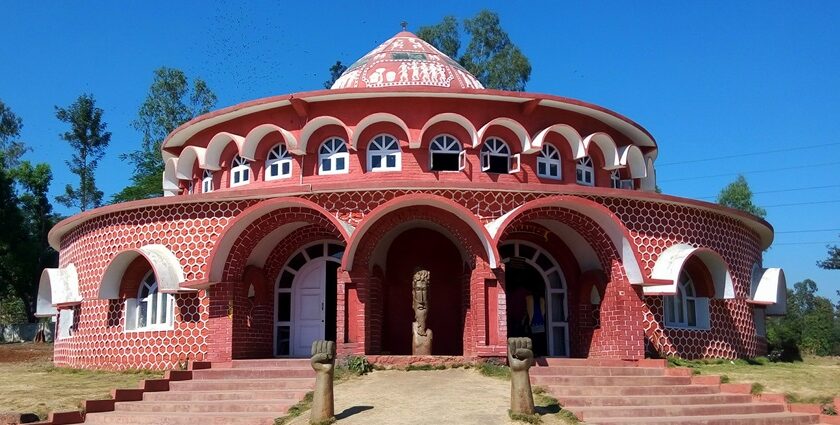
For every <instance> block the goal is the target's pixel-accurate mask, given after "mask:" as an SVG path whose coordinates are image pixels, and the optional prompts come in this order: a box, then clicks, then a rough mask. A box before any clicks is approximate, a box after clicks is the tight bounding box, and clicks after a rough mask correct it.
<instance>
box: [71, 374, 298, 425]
mask: <svg viewBox="0 0 840 425" xmlns="http://www.w3.org/2000/svg"><path fill="white" fill-rule="evenodd" d="M314 385H315V372H314V371H313V370H312V367H311V366H310V365H309V359H264V360H263V359H261V360H234V361H233V362H232V363H231V364H230V367H225V368H219V366H218V365H216V364H214V365H213V367H212V368H210V369H201V370H194V371H193V372H192V379H191V380H185V381H171V382H169V391H157V392H146V393H144V394H143V400H141V401H131V402H116V403H115V404H114V411H113V412H103V413H88V414H87V415H86V417H85V423H86V424H157V425H197V424H200V425H222V424H231V425H240V424H241V425H245V424H248V425H262V424H265V425H272V424H274V419H275V418H278V417H280V416H283V415H285V414H286V411H287V410H288V409H289V407H291V406H293V405H294V404H295V403H297V402H298V401H300V400H301V399H302V398H303V397H304V396H305V395H306V393H307V392H308V391H311V390H312V388H313V387H314Z"/></svg>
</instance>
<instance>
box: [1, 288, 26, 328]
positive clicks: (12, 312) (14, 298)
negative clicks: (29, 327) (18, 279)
mask: <svg viewBox="0 0 840 425" xmlns="http://www.w3.org/2000/svg"><path fill="white" fill-rule="evenodd" d="M27 319H28V318H27V315H26V305H24V303H23V300H22V299H21V298H20V297H19V296H18V295H17V294H16V293H15V291H14V289H12V288H8V289H7V290H6V291H5V292H4V293H3V295H2V297H0V325H16V324H19V323H26V322H27V321H28V320H27Z"/></svg>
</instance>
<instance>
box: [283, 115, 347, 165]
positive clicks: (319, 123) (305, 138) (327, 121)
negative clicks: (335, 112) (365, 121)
mask: <svg viewBox="0 0 840 425" xmlns="http://www.w3.org/2000/svg"><path fill="white" fill-rule="evenodd" d="M328 125H337V126H340V127H341V128H343V129H344V131H346V132H347V137H350V138H352V137H353V130H352V129H350V128H349V127H347V125H346V124H344V121H342V120H340V119H338V118H336V117H333V116H329V115H322V116H320V117H316V118H313V119H311V120H309V122H307V123H306V125H304V126H303V128H302V129H300V138H299V140H300V146H299V147H298V149H299V152H292V153H296V154H299V155H303V154H305V153H306V147H307V146H308V145H309V139H310V138H311V137H312V134H314V133H315V132H316V131H318V129H319V128H321V127H325V126H328ZM317 142H318V143H320V142H321V141H320V140H319V141H317Z"/></svg>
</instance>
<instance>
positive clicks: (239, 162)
mask: <svg viewBox="0 0 840 425" xmlns="http://www.w3.org/2000/svg"><path fill="white" fill-rule="evenodd" d="M250 182H251V162H250V161H248V160H247V159H245V158H243V157H241V156H239V155H234V157H233V160H232V161H230V187H237V186H244V185H246V184H248V183H250Z"/></svg>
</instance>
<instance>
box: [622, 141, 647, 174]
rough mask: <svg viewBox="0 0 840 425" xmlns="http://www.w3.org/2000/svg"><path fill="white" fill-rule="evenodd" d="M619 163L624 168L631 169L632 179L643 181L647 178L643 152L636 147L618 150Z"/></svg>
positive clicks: (631, 146)
mask: <svg viewBox="0 0 840 425" xmlns="http://www.w3.org/2000/svg"><path fill="white" fill-rule="evenodd" d="M618 156H619V163H620V164H621V166H622V167H629V170H630V177H632V178H634V179H641V178H645V177H647V165H645V157H644V155H642V150H641V149H639V147H638V146H636V145H627V146H622V147H620V148H618Z"/></svg>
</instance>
